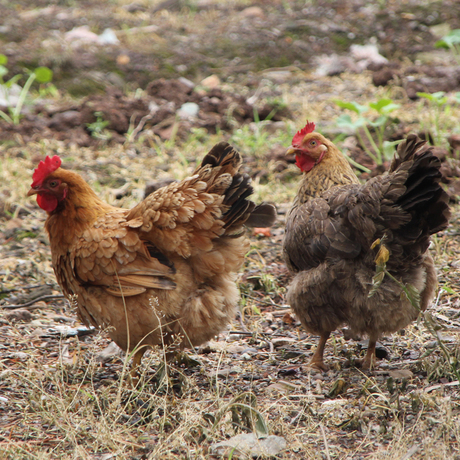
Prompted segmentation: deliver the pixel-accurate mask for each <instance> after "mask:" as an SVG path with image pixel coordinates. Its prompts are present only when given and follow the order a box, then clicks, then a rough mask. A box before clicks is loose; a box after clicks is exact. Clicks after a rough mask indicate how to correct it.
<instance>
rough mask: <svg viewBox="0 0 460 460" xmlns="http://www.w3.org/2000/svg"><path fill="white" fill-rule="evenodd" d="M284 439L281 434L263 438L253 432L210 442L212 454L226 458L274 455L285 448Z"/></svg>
mask: <svg viewBox="0 0 460 460" xmlns="http://www.w3.org/2000/svg"><path fill="white" fill-rule="evenodd" d="M286 445H287V444H286V440H285V439H284V438H282V437H281V436H274V435H270V436H267V437H266V438H264V439H257V436H256V435H255V434H254V433H247V434H238V435H236V436H233V438H230V439H227V440H225V441H222V442H218V443H215V444H212V445H211V447H210V450H211V454H212V455H219V456H223V457H225V458H228V457H229V456H230V455H232V457H233V458H235V456H249V457H252V458H258V457H261V456H263V457H265V456H269V457H272V456H275V455H278V453H279V452H281V451H282V450H284V449H286Z"/></svg>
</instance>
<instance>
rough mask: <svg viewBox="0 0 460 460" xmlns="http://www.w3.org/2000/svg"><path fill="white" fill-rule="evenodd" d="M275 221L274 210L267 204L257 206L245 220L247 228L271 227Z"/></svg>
mask: <svg viewBox="0 0 460 460" xmlns="http://www.w3.org/2000/svg"><path fill="white" fill-rule="evenodd" d="M275 221H276V209H275V207H274V206H273V205H271V204H268V203H262V204H259V206H256V207H255V208H254V210H253V211H252V212H251V215H250V216H249V217H248V219H247V220H246V225H247V226H248V227H271V226H272V225H273V224H274V223H275Z"/></svg>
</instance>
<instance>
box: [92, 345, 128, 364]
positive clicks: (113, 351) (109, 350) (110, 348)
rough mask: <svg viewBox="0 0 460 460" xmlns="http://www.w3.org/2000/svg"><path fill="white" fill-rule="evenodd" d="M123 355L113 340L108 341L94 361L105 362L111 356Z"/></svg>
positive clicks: (111, 357)
mask: <svg viewBox="0 0 460 460" xmlns="http://www.w3.org/2000/svg"><path fill="white" fill-rule="evenodd" d="M122 355H123V351H122V350H121V348H119V347H118V345H117V344H116V343H115V342H110V344H109V345H107V346H106V347H105V348H104V349H103V350H102V351H101V352H100V353H99V354H98V355H97V356H96V361H97V362H99V363H105V362H107V361H110V360H112V359H113V358H116V357H120V356H122Z"/></svg>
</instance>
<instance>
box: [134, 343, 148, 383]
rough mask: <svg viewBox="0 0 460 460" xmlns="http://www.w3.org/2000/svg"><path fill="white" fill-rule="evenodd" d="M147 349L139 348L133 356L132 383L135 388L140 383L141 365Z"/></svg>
mask: <svg viewBox="0 0 460 460" xmlns="http://www.w3.org/2000/svg"><path fill="white" fill-rule="evenodd" d="M145 350H146V347H141V348H139V349H138V350H137V351H136V352H135V353H134V356H133V362H132V363H131V371H130V376H131V382H132V385H133V387H135V386H136V385H137V384H138V383H139V367H140V365H141V361H142V357H143V356H144V353H145Z"/></svg>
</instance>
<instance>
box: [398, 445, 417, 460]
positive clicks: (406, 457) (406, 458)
mask: <svg viewBox="0 0 460 460" xmlns="http://www.w3.org/2000/svg"><path fill="white" fill-rule="evenodd" d="M419 449H420V446H418V445H417V444H414V445H413V446H412V447H411V448H410V449H409V450H408V451H407V452H406V454H405V455H404V457H402V458H401V460H409V458H411V457H412V455H414V454H416V453H417V452H418V450H419Z"/></svg>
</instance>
